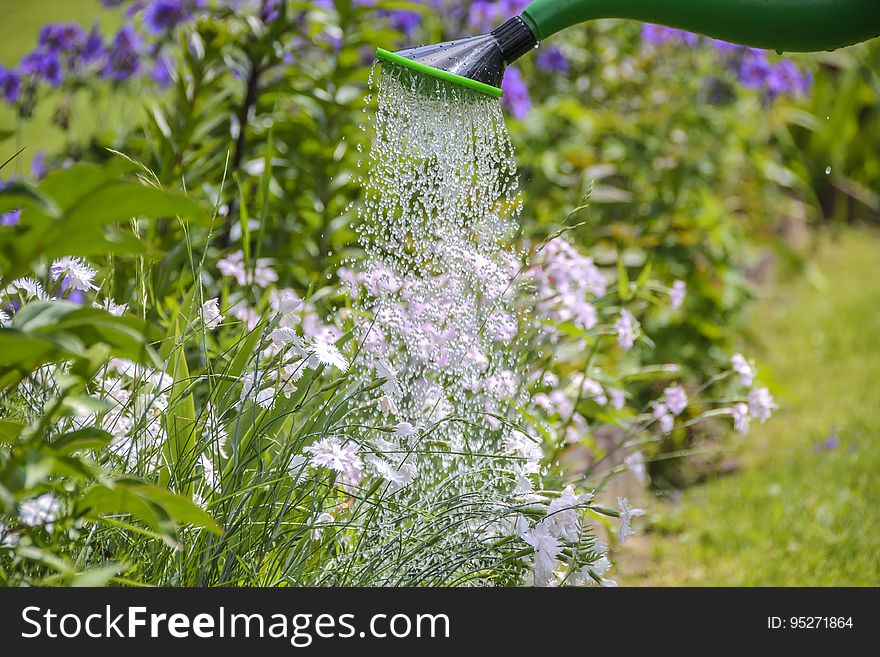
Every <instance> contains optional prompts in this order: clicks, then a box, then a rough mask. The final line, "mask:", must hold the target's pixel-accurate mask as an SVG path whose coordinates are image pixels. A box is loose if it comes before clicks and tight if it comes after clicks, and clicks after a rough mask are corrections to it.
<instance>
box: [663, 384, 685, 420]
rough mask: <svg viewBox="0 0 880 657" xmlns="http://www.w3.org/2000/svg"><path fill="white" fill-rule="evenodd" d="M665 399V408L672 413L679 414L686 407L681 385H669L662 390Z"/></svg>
mask: <svg viewBox="0 0 880 657" xmlns="http://www.w3.org/2000/svg"><path fill="white" fill-rule="evenodd" d="M663 395H664V397H665V399H666V408H668V409H669V411H670V413H672V414H673V415H681V413H682V411H684V409H685V408H687V404H688V398H687V394H686V393H685V391H684V388H682V387H681V386H678V385H676V386H669V387H668V388H666V389H665V390H664V391H663Z"/></svg>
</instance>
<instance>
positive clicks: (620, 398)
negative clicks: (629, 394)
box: [608, 388, 626, 411]
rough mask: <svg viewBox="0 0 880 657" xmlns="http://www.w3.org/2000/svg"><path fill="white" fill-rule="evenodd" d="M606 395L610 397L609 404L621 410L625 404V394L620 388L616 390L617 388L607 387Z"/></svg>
mask: <svg viewBox="0 0 880 657" xmlns="http://www.w3.org/2000/svg"><path fill="white" fill-rule="evenodd" d="M608 396H609V397H610V398H611V405H612V406H613V407H614V408H615V409H616V410H618V411H619V410H621V409H622V408H623V407H624V406H626V396H625V395H624V394H623V391H622V390H618V389H617V388H608Z"/></svg>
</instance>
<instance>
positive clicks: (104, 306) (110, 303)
mask: <svg viewBox="0 0 880 657" xmlns="http://www.w3.org/2000/svg"><path fill="white" fill-rule="evenodd" d="M92 307H93V308H98V309H100V310H106V311H107V312H108V313H110V314H111V315H113V316H114V317H122V316H123V315H124V314H125V311H126V310H128V304H127V303H122V304H119V303H116V302H115V301H114V300H113V299H110V298H107V299H104V302H103V303H98V302H95V303H93V304H92Z"/></svg>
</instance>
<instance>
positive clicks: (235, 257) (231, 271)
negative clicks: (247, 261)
mask: <svg viewBox="0 0 880 657" xmlns="http://www.w3.org/2000/svg"><path fill="white" fill-rule="evenodd" d="M217 269H219V270H220V273H221V274H223V275H224V276H229V277H231V278H234V279H235V280H236V282H237V283H238V284H239V285H245V284H246V283H247V277H246V275H245V271H244V253H243V252H242V251H234V252H233V253H230V254H229V255H228V256H226V257H225V258H221V259H220V260H218V261H217Z"/></svg>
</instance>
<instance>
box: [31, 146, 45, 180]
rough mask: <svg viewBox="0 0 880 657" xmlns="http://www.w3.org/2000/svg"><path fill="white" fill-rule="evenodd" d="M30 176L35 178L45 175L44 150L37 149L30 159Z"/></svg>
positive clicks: (40, 178)
mask: <svg viewBox="0 0 880 657" xmlns="http://www.w3.org/2000/svg"><path fill="white" fill-rule="evenodd" d="M31 176H32V177H33V178H35V179H36V180H42V179H43V178H45V177H46V151H44V150H42V149H41V150H38V151H37V154H36V155H34V159H33V160H32V161H31Z"/></svg>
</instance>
